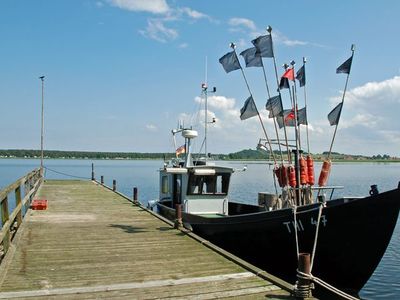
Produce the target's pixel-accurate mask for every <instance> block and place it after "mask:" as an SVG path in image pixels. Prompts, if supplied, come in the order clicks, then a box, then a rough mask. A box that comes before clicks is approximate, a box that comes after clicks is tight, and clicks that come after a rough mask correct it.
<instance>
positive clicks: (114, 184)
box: [112, 179, 117, 192]
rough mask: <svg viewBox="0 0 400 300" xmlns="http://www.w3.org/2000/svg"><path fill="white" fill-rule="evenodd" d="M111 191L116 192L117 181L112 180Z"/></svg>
mask: <svg viewBox="0 0 400 300" xmlns="http://www.w3.org/2000/svg"><path fill="white" fill-rule="evenodd" d="M112 190H113V191H114V192H115V191H116V190H117V181H116V180H115V179H113V186H112Z"/></svg>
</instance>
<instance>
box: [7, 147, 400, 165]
mask: <svg viewBox="0 0 400 300" xmlns="http://www.w3.org/2000/svg"><path fill="white" fill-rule="evenodd" d="M40 155H41V153H40V150H30V149H29V150H25V149H8V150H1V149H0V159H40ZM195 155H196V153H195ZM275 155H278V154H275ZM202 156H204V155H202ZM284 156H286V154H285V153H284ZM312 156H313V158H314V161H316V162H321V161H324V160H325V158H326V156H327V153H325V152H324V153H322V154H319V153H316V154H312ZM181 157H182V156H181ZM173 158H175V153H150V152H148V153H143V152H89V151H59V150H45V151H44V159H46V160H48V159H81V160H171V159H173ZM211 160H219V161H241V162H251V161H259V162H272V161H273V160H272V157H270V156H269V153H268V152H266V151H263V150H252V149H246V150H241V151H238V152H235V153H229V154H212V155H211ZM331 160H332V161H333V162H348V163H358V162H379V163H388V162H400V158H399V157H390V156H389V155H387V154H384V155H380V154H378V155H373V156H364V155H353V154H341V153H337V152H333V153H331ZM279 162H280V160H279Z"/></svg>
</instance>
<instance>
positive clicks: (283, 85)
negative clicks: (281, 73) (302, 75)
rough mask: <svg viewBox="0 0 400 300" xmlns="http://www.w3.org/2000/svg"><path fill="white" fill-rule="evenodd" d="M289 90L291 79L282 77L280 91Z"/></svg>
mask: <svg viewBox="0 0 400 300" xmlns="http://www.w3.org/2000/svg"><path fill="white" fill-rule="evenodd" d="M288 88H289V79H287V78H286V77H281V82H280V83H279V89H280V90H283V89H288Z"/></svg>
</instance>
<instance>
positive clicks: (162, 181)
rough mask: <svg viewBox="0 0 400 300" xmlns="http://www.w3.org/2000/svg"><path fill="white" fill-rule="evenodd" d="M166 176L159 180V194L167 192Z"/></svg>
mask: <svg viewBox="0 0 400 300" xmlns="http://www.w3.org/2000/svg"><path fill="white" fill-rule="evenodd" d="M168 184H169V183H168V176H162V178H161V193H163V194H167V193H168V192H169V189H168Z"/></svg>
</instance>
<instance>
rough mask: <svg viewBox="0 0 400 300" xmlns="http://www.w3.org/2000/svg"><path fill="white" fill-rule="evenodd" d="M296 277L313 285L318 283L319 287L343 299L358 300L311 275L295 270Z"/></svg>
mask: <svg viewBox="0 0 400 300" xmlns="http://www.w3.org/2000/svg"><path fill="white" fill-rule="evenodd" d="M297 277H298V278H301V279H307V280H311V281H314V282H315V283H318V284H319V285H321V286H322V287H324V288H326V289H327V290H329V291H331V292H333V293H335V294H337V295H339V296H341V297H343V298H344V299H348V300H359V298H356V297H353V296H351V295H349V294H347V293H345V292H343V291H341V290H339V289H338V288H335V287H334V286H332V285H330V284H329V283H327V282H325V281H323V280H322V279H320V278H318V277H316V276H314V275H312V274H306V273H303V272H301V271H299V270H297Z"/></svg>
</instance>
